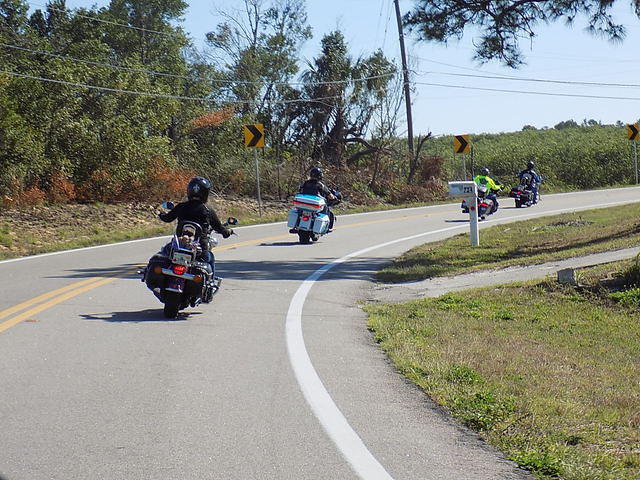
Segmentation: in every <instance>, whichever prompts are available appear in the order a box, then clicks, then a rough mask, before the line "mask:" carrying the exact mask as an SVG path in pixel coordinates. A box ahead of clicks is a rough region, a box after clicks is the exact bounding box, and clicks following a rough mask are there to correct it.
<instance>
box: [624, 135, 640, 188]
mask: <svg viewBox="0 0 640 480" xmlns="http://www.w3.org/2000/svg"><path fill="white" fill-rule="evenodd" d="M638 132H640V125H638V124H637V123H634V124H632V125H627V138H628V139H629V140H631V141H632V142H633V166H634V169H635V171H636V185H637V184H638V141H640V135H639V134H638Z"/></svg>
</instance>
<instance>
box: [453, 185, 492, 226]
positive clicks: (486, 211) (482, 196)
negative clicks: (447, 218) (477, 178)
mask: <svg viewBox="0 0 640 480" xmlns="http://www.w3.org/2000/svg"><path fill="white" fill-rule="evenodd" d="M493 192H494V193H496V194H497V193H498V192H499V190H493ZM488 194H489V189H488V188H487V187H486V186H484V185H478V197H477V199H476V208H477V210H478V218H479V219H480V220H484V219H485V218H486V217H487V216H488V215H491V214H493V213H495V212H496V211H497V210H498V205H497V203H496V201H495V200H493V199H492V198H487V196H488ZM460 207H461V208H462V213H469V206H468V205H467V200H466V199H463V200H462V204H461V205H460Z"/></svg>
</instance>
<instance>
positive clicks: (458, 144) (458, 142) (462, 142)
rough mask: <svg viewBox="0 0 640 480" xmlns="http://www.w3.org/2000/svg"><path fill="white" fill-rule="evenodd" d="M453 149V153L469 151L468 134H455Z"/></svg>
mask: <svg viewBox="0 0 640 480" xmlns="http://www.w3.org/2000/svg"><path fill="white" fill-rule="evenodd" d="M453 151H454V152H455V153H469V152H471V141H470V140H469V135H456V136H454V137H453Z"/></svg>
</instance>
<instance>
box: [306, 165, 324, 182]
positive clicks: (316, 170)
mask: <svg viewBox="0 0 640 480" xmlns="http://www.w3.org/2000/svg"><path fill="white" fill-rule="evenodd" d="M322 173H323V172H322V168H320V167H313V168H312V169H311V171H310V172H309V176H310V177H311V178H315V179H316V180H322Z"/></svg>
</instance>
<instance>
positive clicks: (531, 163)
mask: <svg viewBox="0 0 640 480" xmlns="http://www.w3.org/2000/svg"><path fill="white" fill-rule="evenodd" d="M535 166H536V164H535V163H533V162H532V161H531V160H529V161H528V162H527V168H528V169H532V168H533V167H535Z"/></svg>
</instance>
